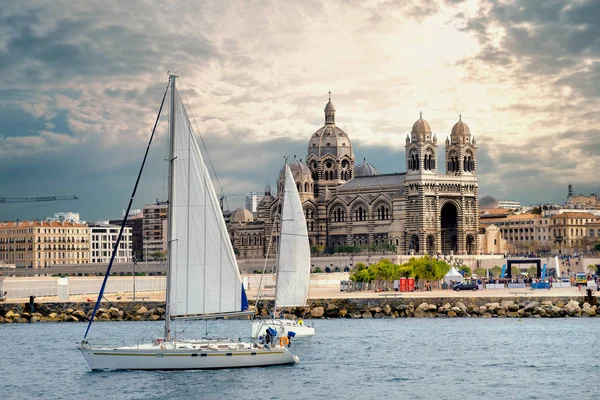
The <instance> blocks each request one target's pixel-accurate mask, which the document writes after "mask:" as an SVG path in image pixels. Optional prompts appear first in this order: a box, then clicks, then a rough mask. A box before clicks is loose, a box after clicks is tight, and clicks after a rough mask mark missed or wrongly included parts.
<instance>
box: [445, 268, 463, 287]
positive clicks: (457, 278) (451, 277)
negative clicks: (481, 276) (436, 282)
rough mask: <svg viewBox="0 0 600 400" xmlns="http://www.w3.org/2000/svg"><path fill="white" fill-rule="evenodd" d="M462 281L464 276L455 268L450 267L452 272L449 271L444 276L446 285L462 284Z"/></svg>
mask: <svg viewBox="0 0 600 400" xmlns="http://www.w3.org/2000/svg"><path fill="white" fill-rule="evenodd" d="M462 280H463V276H462V275H461V274H460V272H458V270H457V269H456V267H454V266H452V267H450V271H448V273H447V274H446V275H445V276H444V282H445V283H450V281H454V282H462Z"/></svg>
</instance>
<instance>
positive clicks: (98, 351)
mask: <svg viewBox="0 0 600 400" xmlns="http://www.w3.org/2000/svg"><path fill="white" fill-rule="evenodd" d="M78 349H79V350H80V351H81V353H82V354H83V357H84V358H85V360H86V361H87V363H88V365H89V366H90V369H91V370H92V371H106V370H150V371H151V370H161V371H175V370H192V369H224V368H247V367H268V366H273V365H285V364H295V363H297V362H299V360H298V357H297V356H294V355H292V354H291V353H290V352H289V350H288V349H286V348H284V347H281V346H273V347H272V348H270V349H267V348H263V349H259V348H251V349H241V350H238V349H219V350H211V349H203V350H198V349H189V348H177V347H175V348H165V349H162V348H154V349H153V348H147V347H143V346H142V347H122V348H114V349H110V348H92V347H89V346H79V347H78Z"/></svg>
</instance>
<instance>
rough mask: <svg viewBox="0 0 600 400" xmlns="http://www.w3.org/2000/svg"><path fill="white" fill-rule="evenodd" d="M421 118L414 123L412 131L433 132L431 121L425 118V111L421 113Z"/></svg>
mask: <svg viewBox="0 0 600 400" xmlns="http://www.w3.org/2000/svg"><path fill="white" fill-rule="evenodd" d="M419 114H420V118H419V119H418V120H417V121H416V122H415V123H414V124H413V126H412V130H411V133H419V134H423V133H431V127H430V126H429V123H428V122H427V121H425V120H424V119H423V113H419Z"/></svg>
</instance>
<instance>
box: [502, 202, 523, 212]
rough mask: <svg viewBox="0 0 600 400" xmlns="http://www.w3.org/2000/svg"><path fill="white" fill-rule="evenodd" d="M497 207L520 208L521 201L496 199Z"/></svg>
mask: <svg viewBox="0 0 600 400" xmlns="http://www.w3.org/2000/svg"><path fill="white" fill-rule="evenodd" d="M498 208H506V209H507V210H518V209H519V208H521V203H520V202H518V201H514V200H498Z"/></svg>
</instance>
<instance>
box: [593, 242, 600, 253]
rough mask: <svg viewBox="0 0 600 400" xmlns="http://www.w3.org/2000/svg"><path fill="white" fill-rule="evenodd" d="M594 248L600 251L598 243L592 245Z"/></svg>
mask: <svg viewBox="0 0 600 400" xmlns="http://www.w3.org/2000/svg"><path fill="white" fill-rule="evenodd" d="M594 250H596V251H600V243H596V245H595V246H594Z"/></svg>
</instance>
